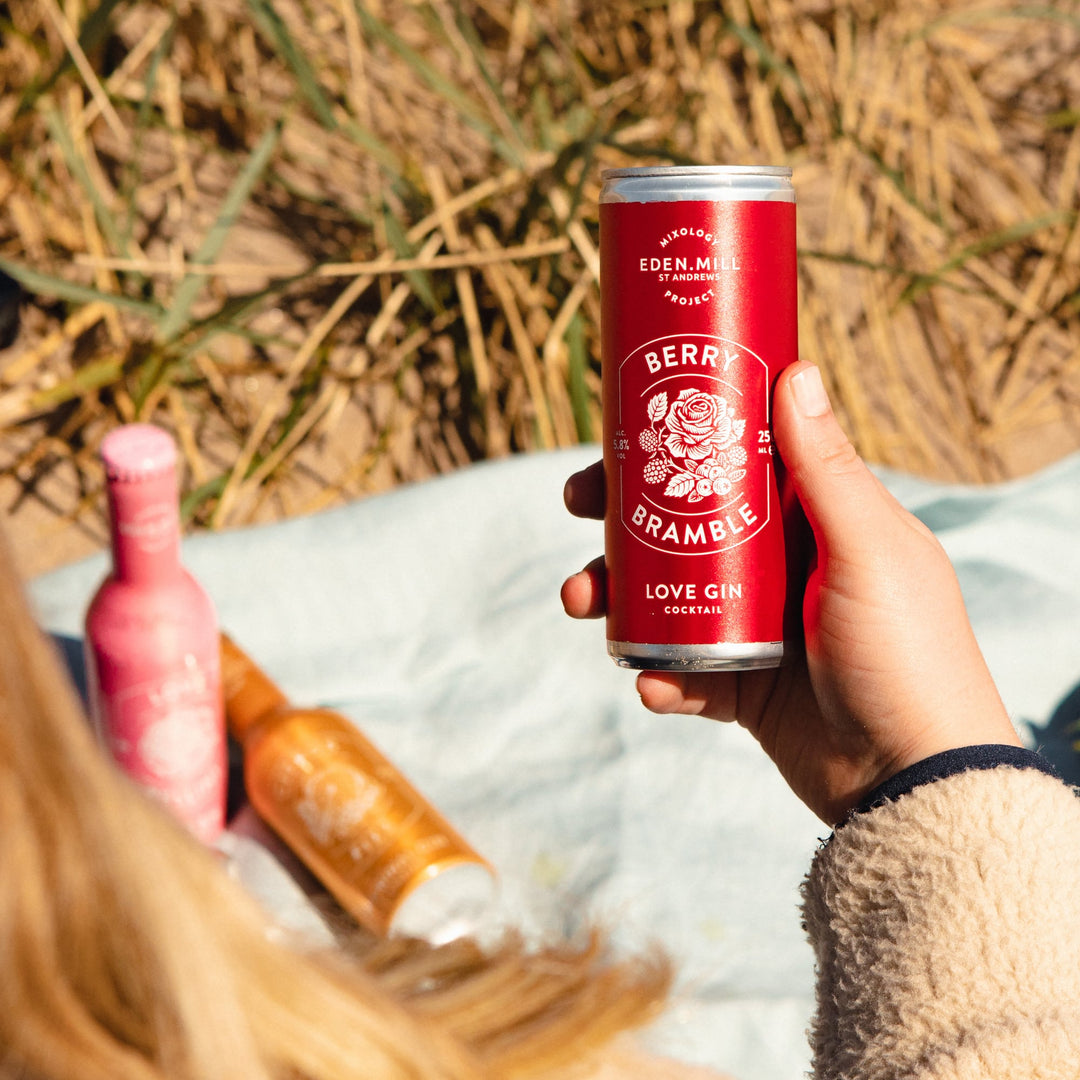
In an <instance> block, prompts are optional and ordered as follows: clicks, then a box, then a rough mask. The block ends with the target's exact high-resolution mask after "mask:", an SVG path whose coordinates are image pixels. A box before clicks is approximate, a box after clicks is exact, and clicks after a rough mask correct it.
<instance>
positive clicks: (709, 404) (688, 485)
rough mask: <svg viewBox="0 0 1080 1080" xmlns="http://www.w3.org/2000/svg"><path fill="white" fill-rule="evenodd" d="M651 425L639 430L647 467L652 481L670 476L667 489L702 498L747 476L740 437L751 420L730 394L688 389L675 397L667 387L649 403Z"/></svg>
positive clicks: (668, 492) (723, 490)
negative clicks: (737, 410) (733, 403)
mask: <svg viewBox="0 0 1080 1080" xmlns="http://www.w3.org/2000/svg"><path fill="white" fill-rule="evenodd" d="M646 411H647V414H648V419H649V425H650V426H649V427H647V428H645V429H644V430H643V431H641V432H640V434H639V435H638V442H639V444H640V446H641V448H642V449H643V450H644V451H645V452H646V453H647V454H649V455H650V456H649V460H648V461H647V462H646V463H645V466H644V469H643V479H644V480H645V482H646V483H648V484H662V483H664V481H665V480H666V481H667V486H666V488H665V489H664V495H666V496H667V497H669V498H676V499H681V498H685V499H686V501H687V502H691V503H697V502H701V501H702V500H703V499H707V498H709V496H711V495H720V496H723V495H727V494H729V493H730V492H731V491H732V489H733V488H734V486H735V484H737V483H738V482H739V481H740V480H741V479H742V478H743V477H744V476H746V470H745V469H744V468H743V466H744V465H745V464H746V462H747V453H746V448H745V447H743V446H742V445H740V441H741V439H742V437H743V435H744V433H745V431H746V421H745V420H744V419H740V418H739V417H738V416H736V414H735V409H734V407H733V406H731V405H729V404H728V401H727V398H725V397H723V396H721V395H719V394H712V393H709V392H708V391H706V390H697V389H693V388H691V389H686V390H683V391H682V392H681V393H680V394H679V396H678V397H677V398H676V399H675V400H674V401H669V399H668V395H667V392H666V391H661V392H660V393H658V394H654V395H653V396H652V397H651V398H650V399H649V403H648V405H647V407H646Z"/></svg>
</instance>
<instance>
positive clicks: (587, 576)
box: [560, 478, 607, 619]
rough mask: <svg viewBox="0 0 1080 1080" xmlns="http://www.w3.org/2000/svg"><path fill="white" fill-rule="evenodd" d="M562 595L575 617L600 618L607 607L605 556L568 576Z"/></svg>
mask: <svg viewBox="0 0 1080 1080" xmlns="http://www.w3.org/2000/svg"><path fill="white" fill-rule="evenodd" d="M571 479H572V478H571ZM560 596H561V598H562V605H563V610H564V611H565V612H566V614H567V615H569V616H570V617H571V618H573V619H598V618H599V617H600V616H601V615H603V614H604V612H605V611H606V609H607V592H606V577H605V572H604V558H603V556H600V557H599V558H596V559H593V561H592V562H591V563H589V565H588V566H586V567H585V569H584V570H579V571H578V572H577V573H576V574H574V575H572V576H571V577H568V578H567V579H566V581H564V582H563V587H562V592H561V593H560Z"/></svg>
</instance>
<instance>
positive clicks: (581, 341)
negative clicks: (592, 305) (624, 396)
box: [566, 311, 596, 442]
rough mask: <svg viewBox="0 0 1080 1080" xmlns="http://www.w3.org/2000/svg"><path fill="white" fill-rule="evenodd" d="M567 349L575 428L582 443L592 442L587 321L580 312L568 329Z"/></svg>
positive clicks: (594, 434)
mask: <svg viewBox="0 0 1080 1080" xmlns="http://www.w3.org/2000/svg"><path fill="white" fill-rule="evenodd" d="M566 347H567V350H568V351H569V360H570V378H569V384H570V385H569V389H570V407H571V408H572V409H573V412H574V426H575V427H576V428H577V435H578V438H579V439H580V440H581V441H582V442H592V441H593V439H594V438H595V437H596V432H594V431H593V425H592V405H593V399H592V394H591V392H590V391H589V384H588V383H587V382H586V380H585V373H586V372H587V371H588V369H589V349H588V345H587V344H586V341H585V320H584V318H583V317H582V314H581V312H580V311H578V312H575V313H574V317H573V318H572V319H571V320H570V324H569V326H567V328H566Z"/></svg>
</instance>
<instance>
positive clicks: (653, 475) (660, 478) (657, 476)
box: [642, 457, 668, 484]
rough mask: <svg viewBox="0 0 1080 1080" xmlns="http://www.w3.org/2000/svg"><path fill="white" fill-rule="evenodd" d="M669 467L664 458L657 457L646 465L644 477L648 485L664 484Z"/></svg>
mask: <svg viewBox="0 0 1080 1080" xmlns="http://www.w3.org/2000/svg"><path fill="white" fill-rule="evenodd" d="M667 471H668V465H667V462H666V461H665V460H664V459H663V458H662V457H655V458H653V459H652V460H651V461H647V462H646V463H645V468H644V469H643V470H642V475H643V476H644V478H645V483H646V484H662V483H663V482H664V477H665V476H667Z"/></svg>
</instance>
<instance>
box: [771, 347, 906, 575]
mask: <svg viewBox="0 0 1080 1080" xmlns="http://www.w3.org/2000/svg"><path fill="white" fill-rule="evenodd" d="M773 432H774V435H775V438H776V445H777V449H778V450H779V452H780V457H781V459H782V460H783V462H784V465H785V466H786V467H787V471H788V474H789V475H790V477H791V479H792V481H793V483H794V485H795V490H796V491H797V492H798V494H799V499H800V501H801V502H802V505H803V510H804V511H805V513H806V516H807V518H808V519H809V521H810V525H811V527H812V528H813V530H814V535H815V537H817V541H818V545H819V547H822V548H824V549H825V550H827V551H829V552H831V553H833V554H836V555H843V554H845V552H846V551H847V552H851V550H852V547H853V546H854V545H856V544H858V543H859V540H858V539H857V538H859V537H866V536H868V535H874V533H873V530H874V529H875V526H877V525H882V524H884V519H885V518H894V517H895V515H896V513H897V512H898V511H899V510H900V507H899V504H898V503H897V502H896V500H895V499H894V498H893V497H892V495H890V494H889V493H888V491H887V490H886V489H885V487H884V485H883V484H882V483H881V482H880V481H879V480H878V479H877V477H876V476H874V474H873V473H872V472H870V470H869V469H868V468H867V467H866V465H865V463H864V462H863V460H862V459H861V458H860V457H859V455H858V452H857V451H856V450H855V447H854V446H852V445H851V441H850V440H849V439H848V437H847V435H845V434H844V430H843V428H841V427H840V424H839V423H838V422H837V419H836V416H835V415H834V414H833V411H832V407H831V406H830V404H829V398H828V395H827V394H826V392H825V386H824V384H823V383H822V380H821V372H820V371H819V370H818V369H817V368H816V367H815V366H814V365H813V364H809V363H807V362H805V361H800V362H799V363H797V364H792V365H791V366H790V367H789V368H787V369H786V370H785V371H784V372H783V373H782V374H781V376H780V378H779V379H778V380H777V383H776V391H775V393H774V395H773Z"/></svg>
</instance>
